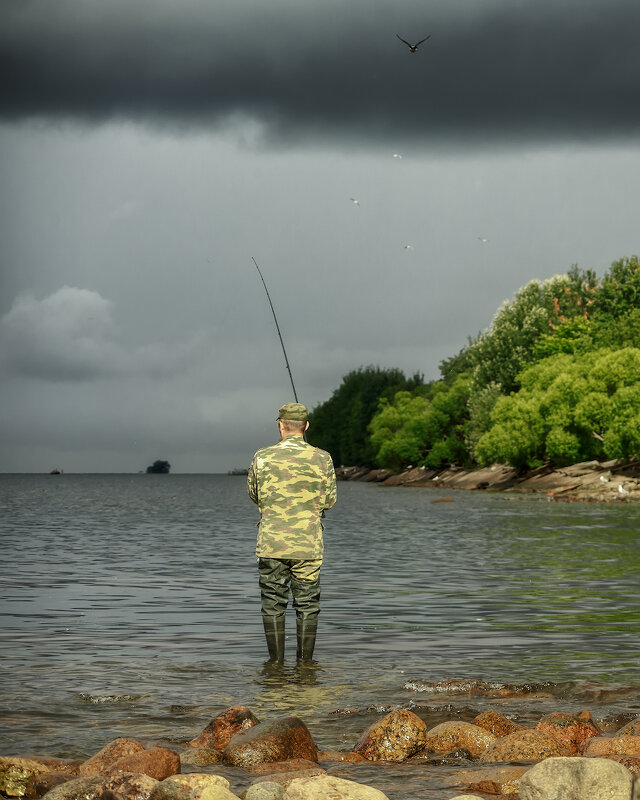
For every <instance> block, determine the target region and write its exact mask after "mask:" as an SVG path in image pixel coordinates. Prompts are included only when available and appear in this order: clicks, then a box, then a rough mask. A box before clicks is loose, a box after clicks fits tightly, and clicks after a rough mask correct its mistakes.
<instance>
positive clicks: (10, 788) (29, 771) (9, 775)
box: [0, 756, 49, 797]
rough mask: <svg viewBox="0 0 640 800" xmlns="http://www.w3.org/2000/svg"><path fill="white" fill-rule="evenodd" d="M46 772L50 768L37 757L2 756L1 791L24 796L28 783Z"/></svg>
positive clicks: (0, 764) (0, 765)
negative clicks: (36, 758)
mask: <svg viewBox="0 0 640 800" xmlns="http://www.w3.org/2000/svg"><path fill="white" fill-rule="evenodd" d="M44 772H49V769H48V768H47V767H45V765H44V764H42V763H41V762H39V761H37V760H35V759H31V758H21V757H19V756H15V757H12V756H3V757H0V792H2V794H4V795H6V796H8V797H22V796H23V795H24V794H25V792H26V787H27V784H28V783H29V782H30V781H31V780H32V779H33V778H34V777H36V776H37V775H41V774H42V773H44Z"/></svg>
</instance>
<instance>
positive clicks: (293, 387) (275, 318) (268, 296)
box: [251, 256, 298, 403]
mask: <svg viewBox="0 0 640 800" xmlns="http://www.w3.org/2000/svg"><path fill="white" fill-rule="evenodd" d="M251 260H252V261H253V263H254V264H255V265H256V269H257V270H258V275H259V276H260V280H261V281H262V285H263V286H264V290H265V292H266V293H267V300H268V301H269V305H270V306H271V313H272V314H273V320H274V322H275V323H276V330H277V331H278V338H279V339H280V344H281V345H282V352H283V353H284V363H285V364H286V366H287V372H288V373H289V380H290V381H291V388H292V389H293V396H294V398H295V401H296V403H297V402H298V395H297V393H296V387H295V386H294V385H293V375H292V374H291V367H290V366H289V359H288V358H287V351H286V350H285V349H284V342H283V341H282V334H281V333H280V326H279V325H278V318H277V317H276V312H275V309H274V307H273V303H272V302H271V295H270V294H269V290H268V289H267V284H266V283H265V281H264V277H263V276H262V272H260V267H259V266H258V262H257V261H256V260H255V258H254V257H253V256H251Z"/></svg>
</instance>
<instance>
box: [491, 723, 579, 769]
mask: <svg viewBox="0 0 640 800" xmlns="http://www.w3.org/2000/svg"><path fill="white" fill-rule="evenodd" d="M568 755H569V752H568V750H567V749H566V747H564V745H562V744H561V743H560V742H559V741H558V740H557V739H556V738H554V737H553V736H551V734H550V733H545V732H544V731H535V730H534V731H532V730H522V731H516V732H515V733H510V734H509V735H508V736H503V737H502V739H498V741H497V742H494V744H492V745H490V746H489V747H488V748H487V749H486V750H485V751H484V753H482V755H481V756H480V761H486V762H491V763H495V762H499V761H504V762H512V761H518V762H520V761H542V759H543V758H549V757H550V756H568Z"/></svg>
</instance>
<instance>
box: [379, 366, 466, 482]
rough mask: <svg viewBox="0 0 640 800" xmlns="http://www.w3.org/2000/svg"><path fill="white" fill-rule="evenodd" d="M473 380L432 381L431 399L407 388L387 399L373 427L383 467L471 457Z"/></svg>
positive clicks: (435, 464)
mask: <svg viewBox="0 0 640 800" xmlns="http://www.w3.org/2000/svg"><path fill="white" fill-rule="evenodd" d="M470 383H471V378H470V376H469V375H465V374H461V375H458V377H457V378H456V379H455V381H454V382H453V383H452V384H451V385H450V386H447V384H446V383H445V381H438V382H437V383H435V384H433V386H432V387H430V392H429V396H428V397H426V396H424V395H420V394H412V393H411V392H406V391H405V392H398V393H396V395H395V396H394V397H393V399H392V400H391V401H390V400H388V399H383V400H382V401H381V403H380V407H379V409H378V412H377V414H376V415H375V416H374V417H373V419H372V420H371V424H370V426H369V430H370V432H371V442H372V444H373V445H374V447H375V448H376V462H377V463H378V465H379V466H383V467H388V468H390V469H393V470H395V471H398V470H400V469H402V468H403V467H406V466H408V465H409V464H419V465H423V466H428V467H433V468H437V467H440V466H442V465H444V464H453V463H465V462H466V461H468V455H467V449H466V446H465V430H466V425H467V421H468V410H467V403H468V399H469V386H470Z"/></svg>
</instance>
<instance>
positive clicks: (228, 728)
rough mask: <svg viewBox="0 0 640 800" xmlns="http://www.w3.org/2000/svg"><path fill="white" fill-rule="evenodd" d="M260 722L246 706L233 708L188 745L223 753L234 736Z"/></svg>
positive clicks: (225, 711) (215, 719)
mask: <svg viewBox="0 0 640 800" xmlns="http://www.w3.org/2000/svg"><path fill="white" fill-rule="evenodd" d="M259 722H260V720H259V719H258V718H257V717H255V716H254V715H253V713H252V712H251V710H250V709H248V708H247V707H246V706H231V707H230V708H227V709H225V710H224V711H223V712H222V713H220V714H218V716H217V717H214V718H213V719H212V720H211V722H210V723H209V724H208V725H207V727H206V728H205V729H204V730H203V731H202V733H200V734H199V736H196V738H195V739H192V740H191V741H190V742H187V744H188V745H189V747H205V748H207V749H212V750H220V751H223V750H224V748H225V747H226V746H227V745H228V744H229V742H230V741H231V737H232V736H235V734H236V733H240V731H244V730H247V728H253V727H254V725H258V724H259Z"/></svg>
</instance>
